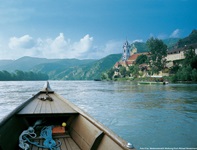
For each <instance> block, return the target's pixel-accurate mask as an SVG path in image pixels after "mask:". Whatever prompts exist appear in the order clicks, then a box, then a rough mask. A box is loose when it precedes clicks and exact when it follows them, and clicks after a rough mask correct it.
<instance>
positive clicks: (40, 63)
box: [0, 54, 121, 80]
mask: <svg viewBox="0 0 197 150" xmlns="http://www.w3.org/2000/svg"><path fill="white" fill-rule="evenodd" d="M120 58H121V54H112V55H109V56H106V57H104V58H102V59H99V60H96V59H85V60H79V59H46V58H36V57H27V56H26V57H22V58H19V59H17V60H7V61H5V60H0V70H6V71H9V72H14V71H15V70H21V71H33V72H42V73H46V74H48V75H49V78H50V79H54V80H93V79H95V78H100V76H101V74H102V72H105V71H106V70H108V69H110V68H111V67H113V65H114V64H115V63H116V62H117V61H118V60H119V59H120Z"/></svg>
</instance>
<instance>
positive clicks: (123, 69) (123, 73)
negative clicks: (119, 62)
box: [119, 66, 127, 77]
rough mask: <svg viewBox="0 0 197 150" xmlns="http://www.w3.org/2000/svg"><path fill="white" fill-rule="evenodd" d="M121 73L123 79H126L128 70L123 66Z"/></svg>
mask: <svg viewBox="0 0 197 150" xmlns="http://www.w3.org/2000/svg"><path fill="white" fill-rule="evenodd" d="M119 71H120V74H121V75H122V77H125V76H126V72H127V70H126V68H125V67H123V66H121V67H120V70H119Z"/></svg>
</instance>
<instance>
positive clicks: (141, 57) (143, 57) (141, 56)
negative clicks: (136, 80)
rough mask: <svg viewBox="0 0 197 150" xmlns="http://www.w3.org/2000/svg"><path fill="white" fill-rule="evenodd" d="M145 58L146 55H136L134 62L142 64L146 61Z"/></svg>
mask: <svg viewBox="0 0 197 150" xmlns="http://www.w3.org/2000/svg"><path fill="white" fill-rule="evenodd" d="M147 59H148V57H147V56H146V55H143V54H142V55H140V56H138V57H137V59H136V64H139V65H140V64H143V63H146V62H147Z"/></svg>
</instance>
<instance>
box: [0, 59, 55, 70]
mask: <svg viewBox="0 0 197 150" xmlns="http://www.w3.org/2000/svg"><path fill="white" fill-rule="evenodd" d="M55 61H57V59H46V58H36V57H28V56H25V57H21V58H19V59H17V60H13V61H10V62H9V63H6V64H4V65H2V66H0V70H6V71H10V72H14V71H15V70H21V71H30V70H31V69H32V68H33V67H34V66H36V65H38V64H41V63H50V62H55Z"/></svg>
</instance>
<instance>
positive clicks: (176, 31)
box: [170, 29, 180, 38]
mask: <svg viewBox="0 0 197 150" xmlns="http://www.w3.org/2000/svg"><path fill="white" fill-rule="evenodd" d="M179 35H180V30H179V29H176V30H174V31H173V32H172V34H171V35H170V37H171V38H178V37H179Z"/></svg>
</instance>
